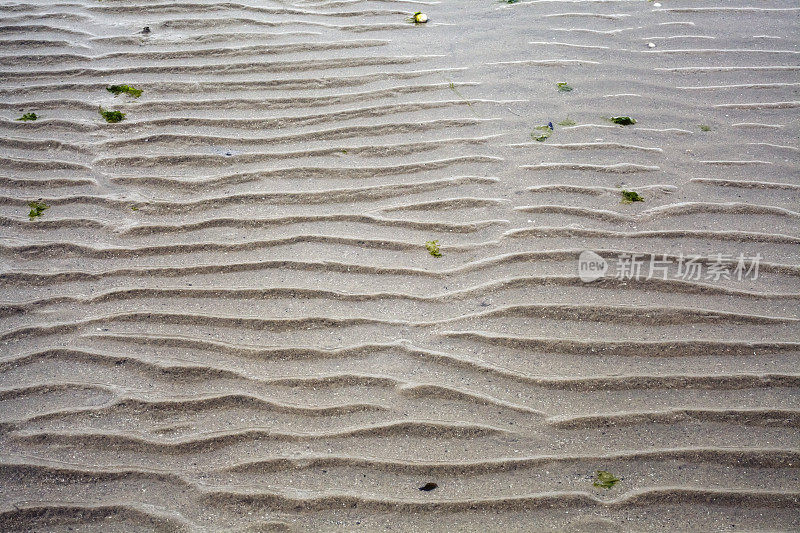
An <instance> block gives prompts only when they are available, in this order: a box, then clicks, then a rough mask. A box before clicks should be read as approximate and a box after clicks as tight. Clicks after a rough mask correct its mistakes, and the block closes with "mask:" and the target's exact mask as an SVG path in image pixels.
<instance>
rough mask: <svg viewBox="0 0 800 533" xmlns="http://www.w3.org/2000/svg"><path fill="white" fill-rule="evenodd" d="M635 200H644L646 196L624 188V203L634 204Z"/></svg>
mask: <svg viewBox="0 0 800 533" xmlns="http://www.w3.org/2000/svg"><path fill="white" fill-rule="evenodd" d="M633 202H644V198H642V197H641V195H639V193H638V192H634V191H626V190H624V189H623V190H622V203H623V204H632V203H633Z"/></svg>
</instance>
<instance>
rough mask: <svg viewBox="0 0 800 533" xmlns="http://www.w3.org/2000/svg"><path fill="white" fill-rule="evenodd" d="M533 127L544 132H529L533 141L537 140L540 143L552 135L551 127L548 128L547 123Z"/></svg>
mask: <svg viewBox="0 0 800 533" xmlns="http://www.w3.org/2000/svg"><path fill="white" fill-rule="evenodd" d="M533 129H535V130H537V131H543V132H544V133H540V134H538V135H537V134H536V132H535V131H534V132H533V133H531V139H533V140H534V141H538V142H540V143H543V142H545V141H546V140H547V139H548V138H549V137H550V135H552V131H553V130H552V128H550V126H549V125H547V124H545V125H544V126H536V127H535V128H533Z"/></svg>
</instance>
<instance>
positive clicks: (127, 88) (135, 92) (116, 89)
mask: <svg viewBox="0 0 800 533" xmlns="http://www.w3.org/2000/svg"><path fill="white" fill-rule="evenodd" d="M106 90H107V91H108V92H110V93H113V94H114V96H119V95H121V94H128V95H130V96H133V97H134V98H139V97H140V96H142V90H141V89H137V88H135V87H133V86H131V85H110V86H108V87H106Z"/></svg>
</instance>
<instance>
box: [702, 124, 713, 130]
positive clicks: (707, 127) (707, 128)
mask: <svg viewBox="0 0 800 533" xmlns="http://www.w3.org/2000/svg"><path fill="white" fill-rule="evenodd" d="M700 131H711V126H709V125H708V124H700Z"/></svg>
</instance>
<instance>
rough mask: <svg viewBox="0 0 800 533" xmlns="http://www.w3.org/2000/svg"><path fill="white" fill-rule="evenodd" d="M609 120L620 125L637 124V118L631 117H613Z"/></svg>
mask: <svg viewBox="0 0 800 533" xmlns="http://www.w3.org/2000/svg"><path fill="white" fill-rule="evenodd" d="M608 120H610V121H611V122H613V123H614V124H619V125H620V126H631V125H633V124H636V119H633V118H631V117H611V118H609V119H608Z"/></svg>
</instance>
